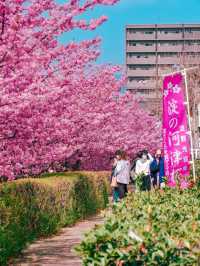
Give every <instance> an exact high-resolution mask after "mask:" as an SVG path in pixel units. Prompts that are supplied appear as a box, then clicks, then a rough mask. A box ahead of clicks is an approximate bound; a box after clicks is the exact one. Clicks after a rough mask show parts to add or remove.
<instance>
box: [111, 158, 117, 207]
mask: <svg viewBox="0 0 200 266" xmlns="http://www.w3.org/2000/svg"><path fill="white" fill-rule="evenodd" d="M111 162H112V171H111V176H110V184H111V189H112V197H113V202H117V201H118V200H119V194H118V188H117V182H116V180H115V181H113V179H114V178H115V168H116V166H117V158H116V157H111Z"/></svg>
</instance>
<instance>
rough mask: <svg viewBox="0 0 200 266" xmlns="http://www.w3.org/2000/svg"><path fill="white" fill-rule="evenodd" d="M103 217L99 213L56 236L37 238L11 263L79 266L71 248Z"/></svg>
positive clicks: (79, 263) (37, 265)
mask: <svg viewBox="0 0 200 266" xmlns="http://www.w3.org/2000/svg"><path fill="white" fill-rule="evenodd" d="M102 222H103V218H102V217H101V216H100V215H99V216H96V217H92V218H90V219H89V220H86V221H82V222H79V223H77V224H76V225H75V226H73V227H67V228H64V229H62V230H61V231H60V233H59V234H58V235H56V236H53V237H50V238H46V239H42V240H38V241H36V242H34V243H33V244H32V245H30V246H29V247H28V248H27V249H26V250H25V251H24V252H23V255H22V257H21V258H19V259H18V260H16V261H15V262H14V263H13V264H10V265H16V266H29V265H30V266H41V265H44V266H47V265H50V266H53V265H55V266H57V265H58V266H59V265H63V266H80V265H81V260H80V258H79V257H78V256H77V255H76V253H75V252H74V250H73V248H74V246H76V245H77V244H79V243H80V242H81V239H82V238H83V236H84V234H85V233H86V232H87V231H89V230H90V229H92V228H93V227H94V226H95V224H101V223H102Z"/></svg>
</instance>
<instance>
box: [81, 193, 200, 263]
mask: <svg viewBox="0 0 200 266" xmlns="http://www.w3.org/2000/svg"><path fill="white" fill-rule="evenodd" d="M77 250H78V252H79V253H80V254H81V256H82V258H83V264H84V265H87V266H88V265H93V266H97V265H99V266H100V265H101V266H107V265H109V266H117V265H120V266H123V265H124V266H134V265H135V266H140V265H141V266H142V265H146V266H152V265H157V266H169V265H171V266H183V265H184V266H192V265H200V191H199V190H198V188H193V189H191V190H185V191H180V190H177V189H165V191H164V192H163V191H157V192H152V193H147V192H142V193H135V194H132V195H129V196H128V197H127V199H126V200H124V201H123V202H121V203H119V204H117V205H114V206H113V210H112V212H111V213H110V214H108V217H107V219H106V222H105V223H104V225H101V226H99V227H97V228H96V229H94V230H92V231H91V232H90V233H89V234H88V235H87V236H86V238H85V240H84V241H83V242H82V243H81V245H79V247H77ZM198 263H199V264H198Z"/></svg>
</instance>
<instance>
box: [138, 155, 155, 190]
mask: <svg viewBox="0 0 200 266" xmlns="http://www.w3.org/2000/svg"><path fill="white" fill-rule="evenodd" d="M139 156H140V158H139V159H138V160H137V162H136V167H135V173H136V175H142V177H141V178H142V187H141V190H143V191H150V190H151V176H150V164H151V162H152V161H153V157H152V156H151V155H150V154H149V153H148V151H147V150H143V151H141V152H140V155H139Z"/></svg>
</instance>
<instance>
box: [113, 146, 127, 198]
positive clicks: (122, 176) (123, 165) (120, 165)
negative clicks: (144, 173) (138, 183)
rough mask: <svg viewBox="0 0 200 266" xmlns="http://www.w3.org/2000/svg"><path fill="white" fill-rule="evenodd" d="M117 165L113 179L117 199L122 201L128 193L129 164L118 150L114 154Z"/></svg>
mask: <svg viewBox="0 0 200 266" xmlns="http://www.w3.org/2000/svg"><path fill="white" fill-rule="evenodd" d="M115 156H116V158H117V165H116V168H115V171H114V178H116V182H117V191H118V196H119V199H123V198H124V197H125V196H126V194H127V193H128V188H127V186H128V184H129V182H130V162H129V160H128V159H127V155H126V153H125V152H124V151H123V150H118V151H116V153H115Z"/></svg>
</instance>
